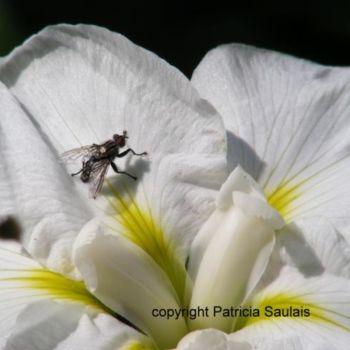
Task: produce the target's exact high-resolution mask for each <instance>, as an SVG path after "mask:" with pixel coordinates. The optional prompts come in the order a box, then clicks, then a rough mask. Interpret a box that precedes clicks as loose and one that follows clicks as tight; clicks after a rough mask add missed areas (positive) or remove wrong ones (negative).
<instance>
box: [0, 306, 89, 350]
mask: <svg viewBox="0 0 350 350" xmlns="http://www.w3.org/2000/svg"><path fill="white" fill-rule="evenodd" d="M84 309H85V306H84V305H79V304H70V303H66V304H59V303H56V302H53V301H43V302H37V303H32V304H30V305H28V306H27V307H26V309H25V310H24V311H22V313H21V314H20V315H19V317H18V318H17V321H16V325H15V327H14V329H13V332H12V334H11V336H10V337H9V338H8V340H7V343H6V346H5V348H4V350H17V349H26V350H48V349H55V348H56V345H57V344H59V343H60V342H61V341H63V340H64V339H66V338H67V337H68V336H69V335H70V333H72V331H74V330H75V329H76V327H77V325H78V322H79V319H80V317H81V316H82V314H83V313H84Z"/></svg>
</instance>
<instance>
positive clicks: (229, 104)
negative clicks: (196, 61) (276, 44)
mask: <svg viewBox="0 0 350 350" xmlns="http://www.w3.org/2000/svg"><path fill="white" fill-rule="evenodd" d="M349 81H350V70H349V69H348V68H330V67H323V66H320V65H317V64H314V63H310V62H307V61H304V60H299V59H295V58H293V57H289V56H287V55H282V54H278V53H275V52H270V51H267V50H260V49H256V48H253V47H248V46H243V45H226V46H222V47H219V48H217V49H215V50H213V51H211V52H209V53H208V54H207V56H206V57H205V58H204V60H203V61H202V62H201V64H200V65H199V67H198V68H197V69H196V71H195V72H194V75H193V78H192V82H193V84H194V85H195V86H196V87H197V89H198V90H199V92H200V93H201V95H202V96H203V97H204V98H206V99H208V101H210V102H211V103H212V104H213V105H214V107H215V108H216V109H217V110H218V112H219V113H220V114H221V115H222V116H223V118H224V122H225V126H226V128H227V131H228V144H229V163H230V167H231V169H233V168H234V167H235V166H236V165H237V164H240V165H241V166H242V167H243V168H244V169H245V170H246V171H248V172H249V173H250V174H251V175H252V176H253V177H254V178H255V179H257V180H258V182H259V183H260V185H261V186H262V187H263V188H264V191H265V193H266V195H267V196H268V197H269V202H270V204H271V205H272V206H273V207H275V208H276V209H277V210H278V211H279V212H280V213H281V214H282V215H283V217H284V218H285V220H286V221H287V222H290V221H293V220H296V219H298V218H301V217H306V216H318V215H319V216H324V217H327V218H331V219H332V220H334V222H336V223H337V225H339V227H341V228H342V229H344V228H347V227H349V211H350V196H349V194H350V182H349V181H348V174H349V171H350V158H349V150H350V147H349V145H350V137H349V134H350V129H349V128H350V119H349V117H348V116H349V112H350V107H349V106H350V104H349V102H350V89H349ZM347 231H348V230H347Z"/></svg>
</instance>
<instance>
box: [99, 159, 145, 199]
mask: <svg viewBox="0 0 350 350" xmlns="http://www.w3.org/2000/svg"><path fill="white" fill-rule="evenodd" d="M125 168H126V169H128V171H130V173H132V174H137V180H136V181H134V180H133V179H131V178H128V177H125V176H120V175H118V174H115V175H112V176H108V180H106V181H105V183H104V185H103V187H102V189H101V194H102V195H104V196H107V197H108V196H113V191H110V187H113V189H114V190H115V191H117V192H118V195H120V196H122V197H123V196H125V195H127V196H132V197H133V196H134V194H135V192H136V189H137V186H138V185H139V184H140V183H141V181H142V179H143V177H144V175H145V174H146V173H148V172H149V171H150V161H149V159H144V158H137V159H134V161H133V162H132V163H131V157H130V158H128V159H127V161H126V162H125ZM107 181H108V183H107Z"/></svg>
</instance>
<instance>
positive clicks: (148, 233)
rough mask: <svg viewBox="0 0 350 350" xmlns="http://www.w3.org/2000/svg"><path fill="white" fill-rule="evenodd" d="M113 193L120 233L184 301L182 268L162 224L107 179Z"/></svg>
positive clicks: (174, 245)
mask: <svg viewBox="0 0 350 350" xmlns="http://www.w3.org/2000/svg"><path fill="white" fill-rule="evenodd" d="M108 185H109V188H110V191H111V192H112V194H113V196H114V200H113V201H112V202H111V206H112V208H113V210H114V211H115V215H114V218H115V220H116V221H117V222H118V224H119V225H120V227H121V228H120V232H118V233H119V234H122V235H123V236H124V237H126V238H127V239H129V240H130V241H132V242H133V243H135V244H136V245H138V246H139V247H140V248H142V249H143V250H144V251H145V252H146V253H148V254H149V255H150V256H151V257H152V258H153V260H154V261H155V262H156V263H157V264H158V265H159V266H160V267H161V268H162V270H163V271H164V272H165V273H166V275H167V276H168V278H169V280H170V281H171V283H172V285H173V287H174V289H175V291H176V292H177V295H178V298H179V302H180V303H181V304H182V305H184V304H186V301H185V295H187V293H186V292H185V288H186V276H187V273H186V269H185V266H184V264H183V263H182V262H181V260H180V258H179V257H178V255H177V254H176V244H175V242H171V241H170V240H169V239H168V237H167V236H166V234H165V233H164V230H163V229H162V227H161V226H160V225H159V224H158V222H157V220H155V219H154V217H153V216H152V214H151V213H150V210H146V209H145V208H141V207H140V206H139V205H138V203H136V202H135V201H134V200H133V198H132V196H131V195H130V194H129V193H128V192H127V190H126V189H125V188H123V191H125V192H124V193H125V194H126V195H125V196H122V195H121V194H120V193H119V192H118V191H117V190H116V188H115V187H113V186H112V185H111V184H110V183H109V182H108Z"/></svg>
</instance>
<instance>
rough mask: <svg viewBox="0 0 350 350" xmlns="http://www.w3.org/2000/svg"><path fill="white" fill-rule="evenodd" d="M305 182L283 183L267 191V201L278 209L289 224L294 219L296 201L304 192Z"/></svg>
mask: <svg viewBox="0 0 350 350" xmlns="http://www.w3.org/2000/svg"><path fill="white" fill-rule="evenodd" d="M302 185H303V182H300V183H298V184H294V185H290V184H288V182H285V183H281V184H280V185H279V186H278V187H277V188H276V189H275V190H274V191H273V192H270V193H267V195H266V197H267V201H268V203H269V204H270V205H271V207H273V208H274V209H276V210H277V211H278V212H279V213H280V215H281V216H282V217H283V219H284V221H285V222H286V223H287V224H288V223H289V222H291V221H292V217H293V211H294V209H295V207H296V205H295V204H296V201H297V200H298V199H299V197H300V196H301V194H302V191H301V186H302Z"/></svg>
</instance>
